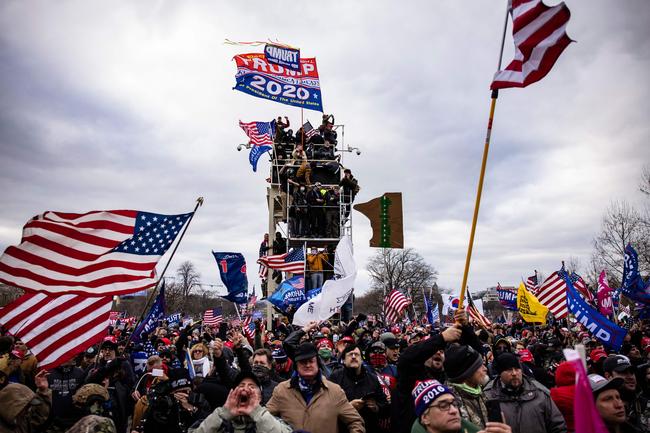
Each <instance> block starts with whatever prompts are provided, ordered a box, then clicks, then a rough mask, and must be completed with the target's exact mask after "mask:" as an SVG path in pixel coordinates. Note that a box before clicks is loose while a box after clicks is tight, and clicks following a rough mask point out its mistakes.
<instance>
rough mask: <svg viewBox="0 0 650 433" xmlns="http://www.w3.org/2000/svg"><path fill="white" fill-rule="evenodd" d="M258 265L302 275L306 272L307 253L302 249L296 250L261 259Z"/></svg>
mask: <svg viewBox="0 0 650 433" xmlns="http://www.w3.org/2000/svg"><path fill="white" fill-rule="evenodd" d="M257 263H259V264H261V265H264V266H267V267H269V268H271V269H277V270H278V271H284V272H291V273H292V274H302V273H304V271H305V253H304V251H303V249H302V248H294V249H292V250H291V251H289V252H288V253H284V254H275V255H272V256H266V257H260V258H259V260H258V261H257Z"/></svg>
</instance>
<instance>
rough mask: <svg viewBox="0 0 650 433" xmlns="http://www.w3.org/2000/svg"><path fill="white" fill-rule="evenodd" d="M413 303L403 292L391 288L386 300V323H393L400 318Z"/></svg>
mask: <svg viewBox="0 0 650 433" xmlns="http://www.w3.org/2000/svg"><path fill="white" fill-rule="evenodd" d="M409 305H411V300H410V299H408V298H407V297H406V296H404V294H403V293H402V292H400V291H399V290H397V289H393V290H391V292H390V293H389V294H388V296H387V297H386V300H385V301H384V315H385V316H386V323H393V322H396V321H397V319H399V316H400V315H401V314H402V312H403V311H404V310H405V309H406V307H408V306H409Z"/></svg>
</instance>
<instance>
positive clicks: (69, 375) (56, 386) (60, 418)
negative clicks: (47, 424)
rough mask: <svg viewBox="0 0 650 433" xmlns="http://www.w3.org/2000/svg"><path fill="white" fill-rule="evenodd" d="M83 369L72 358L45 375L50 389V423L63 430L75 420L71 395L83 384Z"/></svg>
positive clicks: (75, 412)
mask: <svg viewBox="0 0 650 433" xmlns="http://www.w3.org/2000/svg"><path fill="white" fill-rule="evenodd" d="M85 376H86V375H85V374H84V371H83V370H82V369H81V368H79V367H76V366H75V362H74V359H71V360H69V361H66V362H64V363H63V364H61V365H59V366H58V367H56V368H55V369H53V370H51V371H50V373H49V374H48V375H47V381H48V383H49V388H50V389H51V390H52V424H53V426H55V427H57V428H59V429H61V430H63V431H65V430H67V429H69V428H70V427H72V425H73V424H74V423H75V422H76V421H77V419H78V417H77V410H76V409H75V407H74V405H73V403H72V396H73V395H74V393H75V392H76V391H77V389H79V388H80V387H81V385H83V381H84V378H85Z"/></svg>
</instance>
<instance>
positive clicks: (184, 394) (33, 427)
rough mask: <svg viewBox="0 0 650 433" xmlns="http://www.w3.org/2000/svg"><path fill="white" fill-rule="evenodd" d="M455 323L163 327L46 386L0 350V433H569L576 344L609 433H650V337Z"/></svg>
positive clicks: (5, 341) (639, 330) (645, 326)
mask: <svg viewBox="0 0 650 433" xmlns="http://www.w3.org/2000/svg"><path fill="white" fill-rule="evenodd" d="M454 319H455V323H454V324H450V325H449V326H447V327H442V328H440V327H438V326H431V325H428V324H426V325H419V324H417V323H410V324H406V323H401V324H394V325H386V324H384V323H382V322H381V321H380V320H378V318H375V317H367V316H365V315H364V314H359V315H357V316H356V317H355V318H354V319H352V320H351V321H349V322H347V323H345V322H338V323H334V322H323V323H315V322H313V323H310V324H308V325H307V326H305V327H295V326H292V325H290V324H289V323H288V321H286V320H284V321H283V320H280V319H275V320H274V321H273V326H272V329H268V330H267V329H265V326H264V323H263V322H261V321H257V322H255V332H254V334H253V335H254V336H253V335H248V336H246V335H247V333H244V332H242V329H241V328H239V325H236V326H233V323H234V322H232V321H224V322H222V323H221V324H220V325H219V326H216V327H210V326H202V324H201V322H197V323H194V324H188V325H186V326H178V325H168V324H167V323H165V322H162V323H161V324H160V326H159V327H157V328H156V329H155V330H154V331H153V332H151V334H150V335H147V334H143V335H142V339H141V340H140V341H139V342H135V341H134V340H131V339H130V330H128V329H126V330H125V329H122V327H121V326H120V327H117V328H115V329H113V328H111V327H109V328H108V332H107V335H106V337H105V338H104V339H103V341H101V343H100V344H98V345H96V346H92V347H90V348H88V350H86V351H85V352H84V353H82V354H80V355H79V356H77V357H76V358H74V359H71V360H69V361H67V362H65V363H63V364H61V365H59V366H58V367H56V368H54V369H52V370H50V371H44V370H41V369H39V366H38V362H37V360H36V359H35V357H34V355H33V354H31V352H30V349H29V348H28V347H26V346H25V344H24V343H23V342H22V341H20V340H19V339H16V338H13V337H11V336H8V335H3V336H2V337H0V432H5V431H7V432H8V431H17V432H31V431H45V432H65V431H70V432H119V433H124V432H145V433H148V432H153V433H164V432H175V433H176V432H188V431H189V432H200V433H204V432H205V433H207V432H242V433H243V432H260V433H261V432H287V433H288V432H298V431H300V432H311V433H336V432H352V433H357V432H378V433H382V432H386V433H388V432H395V433H402V432H404V433H406V432H428V433H442V432H448V433H455V432H479V431H480V432H492V433H510V432H515V433H563V432H572V431H575V428H576V417H575V415H576V414H574V404H573V403H574V400H575V398H576V388H575V375H576V371H575V369H574V367H573V366H572V363H569V362H566V361H564V358H563V355H562V349H563V348H572V347H574V346H575V345H577V344H581V345H582V346H583V347H584V348H585V350H586V354H587V356H586V362H587V368H588V371H589V373H590V375H589V381H590V384H591V388H592V395H591V398H593V400H594V402H595V405H596V407H597V410H598V412H599V414H600V416H601V417H602V420H603V421H604V423H605V425H606V426H607V428H608V429H609V431H610V432H612V433H627V432H648V431H650V402H649V401H650V323H648V322H641V323H637V324H635V325H634V326H632V328H631V329H630V330H629V333H628V335H627V337H626V339H625V342H624V344H623V347H622V349H621V350H620V352H619V353H612V352H608V351H607V350H606V348H604V347H603V346H602V345H601V344H600V343H599V341H598V340H596V339H594V338H593V337H592V336H591V335H590V334H589V333H588V332H587V331H585V330H584V329H583V328H582V327H581V325H580V324H576V323H571V322H567V321H566V320H563V321H559V322H557V323H554V324H552V325H548V326H530V325H528V324H526V323H523V322H515V323H513V324H495V325H493V326H492V327H491V328H490V329H480V328H478V329H477V328H474V327H473V325H472V323H471V322H469V321H468V318H467V315H466V313H465V311H464V310H463V309H458V310H457V311H456V314H455V316H454ZM583 397H584V396H583Z"/></svg>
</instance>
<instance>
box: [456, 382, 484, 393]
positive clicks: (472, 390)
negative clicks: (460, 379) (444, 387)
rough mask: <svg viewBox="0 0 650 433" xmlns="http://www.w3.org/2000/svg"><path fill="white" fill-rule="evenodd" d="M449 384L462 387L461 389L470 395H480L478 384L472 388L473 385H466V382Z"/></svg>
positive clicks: (480, 390)
mask: <svg viewBox="0 0 650 433" xmlns="http://www.w3.org/2000/svg"><path fill="white" fill-rule="evenodd" d="M451 385H453V386H454V387H456V388H458V389H462V390H463V391H465V392H466V393H468V394H470V395H481V393H482V392H483V390H482V389H481V386H480V385H479V386H477V387H476V388H473V387H471V386H469V385H467V384H466V383H452V384H451Z"/></svg>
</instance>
